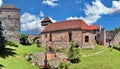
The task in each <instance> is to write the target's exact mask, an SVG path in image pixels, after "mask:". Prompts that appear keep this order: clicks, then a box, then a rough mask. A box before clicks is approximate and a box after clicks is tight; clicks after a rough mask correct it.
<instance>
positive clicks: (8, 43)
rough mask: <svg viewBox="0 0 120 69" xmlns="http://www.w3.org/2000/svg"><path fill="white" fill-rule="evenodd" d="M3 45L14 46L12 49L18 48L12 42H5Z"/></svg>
mask: <svg viewBox="0 0 120 69" xmlns="http://www.w3.org/2000/svg"><path fill="white" fill-rule="evenodd" d="M5 45H10V46H14V47H17V46H18V45H17V44H16V43H14V42H12V41H7V42H6V43H5Z"/></svg>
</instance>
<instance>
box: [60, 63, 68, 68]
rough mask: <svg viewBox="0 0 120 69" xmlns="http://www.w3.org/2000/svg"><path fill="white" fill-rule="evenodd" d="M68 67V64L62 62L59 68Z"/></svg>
mask: <svg viewBox="0 0 120 69" xmlns="http://www.w3.org/2000/svg"><path fill="white" fill-rule="evenodd" d="M68 65H69V63H68V62H61V63H60V66H59V67H60V69H68Z"/></svg>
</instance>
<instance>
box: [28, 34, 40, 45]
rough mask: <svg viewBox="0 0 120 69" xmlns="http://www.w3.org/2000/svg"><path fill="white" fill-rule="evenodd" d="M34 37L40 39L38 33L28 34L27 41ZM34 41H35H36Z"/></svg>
mask: <svg viewBox="0 0 120 69" xmlns="http://www.w3.org/2000/svg"><path fill="white" fill-rule="evenodd" d="M35 38H37V39H36V41H37V40H39V41H40V35H39V34H28V41H29V42H30V43H32V41H33V39H35ZM36 41H35V42H36Z"/></svg>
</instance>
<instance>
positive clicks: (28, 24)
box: [20, 12, 42, 32]
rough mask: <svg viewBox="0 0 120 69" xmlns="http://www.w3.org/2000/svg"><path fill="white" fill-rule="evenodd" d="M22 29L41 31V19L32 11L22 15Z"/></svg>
mask: <svg viewBox="0 0 120 69" xmlns="http://www.w3.org/2000/svg"><path fill="white" fill-rule="evenodd" d="M20 21H21V31H31V32H40V30H41V28H42V27H41V19H40V18H39V17H36V16H35V15H32V14H30V13H27V12H26V13H24V14H23V15H21V20H20Z"/></svg>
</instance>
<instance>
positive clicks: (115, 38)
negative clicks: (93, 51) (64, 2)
mask: <svg viewBox="0 0 120 69" xmlns="http://www.w3.org/2000/svg"><path fill="white" fill-rule="evenodd" d="M106 36H107V38H106V42H107V46H109V45H117V44H120V31H106ZM108 40H110V42H109V41H108Z"/></svg>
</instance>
